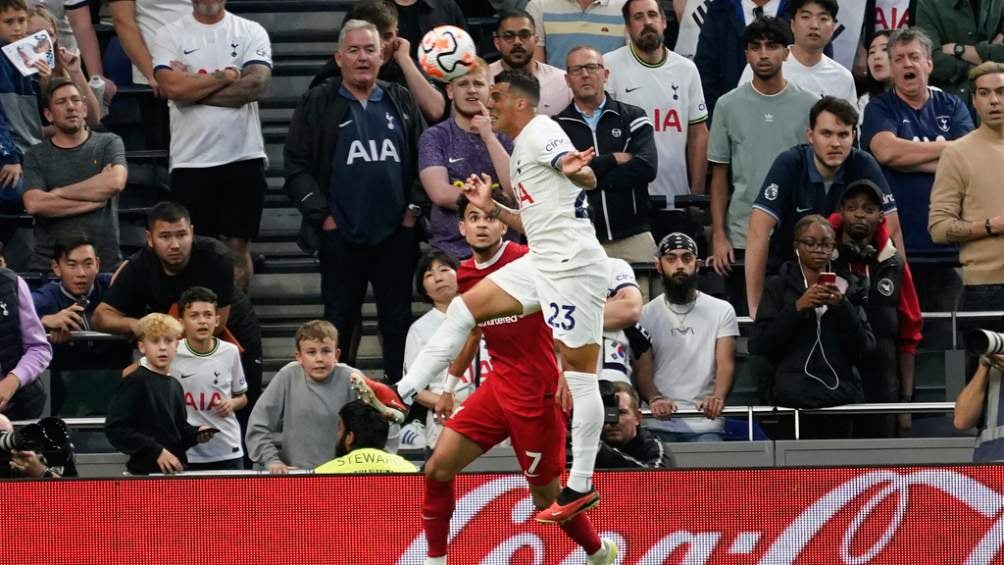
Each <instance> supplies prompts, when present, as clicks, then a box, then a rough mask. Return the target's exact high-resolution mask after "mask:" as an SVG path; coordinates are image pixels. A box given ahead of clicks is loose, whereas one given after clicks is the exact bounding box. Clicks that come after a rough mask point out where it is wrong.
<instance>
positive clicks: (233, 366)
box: [171, 286, 248, 471]
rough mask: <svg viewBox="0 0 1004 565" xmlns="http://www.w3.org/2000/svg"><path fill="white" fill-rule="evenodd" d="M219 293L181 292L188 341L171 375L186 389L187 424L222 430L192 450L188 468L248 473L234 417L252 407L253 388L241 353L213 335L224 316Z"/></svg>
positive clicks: (196, 288) (202, 290) (197, 288)
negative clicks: (249, 396)
mask: <svg viewBox="0 0 1004 565" xmlns="http://www.w3.org/2000/svg"><path fill="white" fill-rule="evenodd" d="M216 300H217V298H216V293H214V292H213V291H211V290H209V289H208V288H205V287H201V286H193V287H192V288H189V289H188V290H186V291H185V292H183V293H182V294H181V298H180V299H179V300H178V311H179V312H180V313H181V324H182V326H183V327H184V336H185V339H183V340H181V343H179V344H178V353H177V355H176V356H175V358H174V363H173V364H172V365H171V376H172V377H174V378H176V379H178V381H179V382H180V383H181V387H182V389H184V391H185V408H187V410H188V421H189V422H191V423H192V424H194V425H196V426H202V425H205V426H209V427H212V428H216V429H218V430H220V431H219V433H217V434H216V435H215V436H214V437H213V439H212V440H210V441H208V442H206V443H202V444H199V445H196V446H195V447H192V448H191V449H189V450H188V453H187V455H188V461H189V464H188V469H189V470H193V471H195V470H243V469H244V459H243V457H244V450H243V449H242V448H241V427H240V424H239V423H238V422H237V416H236V415H235V414H234V413H235V412H236V411H237V410H240V409H241V408H244V406H245V405H247V396H245V394H244V393H245V392H246V391H247V388H248V385H247V382H246V381H245V380H244V370H243V369H242V368H241V359H240V351H239V350H238V349H237V346H235V345H234V344H232V343H228V342H226V341H223V340H220V339H218V338H216V337H214V336H213V332H214V331H215V330H216V325H217V324H218V323H219V320H220V318H219V315H218V314H217V310H216Z"/></svg>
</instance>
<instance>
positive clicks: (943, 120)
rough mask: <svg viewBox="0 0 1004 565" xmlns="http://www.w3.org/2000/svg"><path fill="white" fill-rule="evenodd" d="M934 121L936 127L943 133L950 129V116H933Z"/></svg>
mask: <svg viewBox="0 0 1004 565" xmlns="http://www.w3.org/2000/svg"><path fill="white" fill-rule="evenodd" d="M935 121H936V122H937V123H938V129H940V130H941V131H943V132H945V133H948V132H949V131H950V130H951V129H952V118H951V116H938V117H937V118H935Z"/></svg>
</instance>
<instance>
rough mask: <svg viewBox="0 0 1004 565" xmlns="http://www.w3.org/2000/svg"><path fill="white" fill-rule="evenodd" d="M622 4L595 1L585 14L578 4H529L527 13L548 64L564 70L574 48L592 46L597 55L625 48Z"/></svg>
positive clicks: (555, 0) (564, 0) (541, 0)
mask: <svg viewBox="0 0 1004 565" xmlns="http://www.w3.org/2000/svg"><path fill="white" fill-rule="evenodd" d="M623 6H624V0H594V1H593V3H592V4H590V5H589V6H588V7H587V8H586V9H585V10H583V9H582V7H581V6H580V5H579V2H578V1H577V0H530V3H529V4H527V5H526V11H527V12H529V13H530V15H532V16H533V19H534V21H535V22H536V23H537V36H538V37H539V38H540V43H539V45H540V46H541V47H544V49H545V50H546V51H547V64H548V65H551V66H554V67H558V68H559V69H564V68H565V56H566V55H568V52H569V51H571V50H572V48H573V47H576V46H579V45H591V46H592V47H594V48H595V49H596V50H597V51H599V52H600V53H607V52H609V51H613V50H614V49H617V48H618V47H623V46H624V41H625V29H624V16H623V15H622V14H621V8H622V7H623Z"/></svg>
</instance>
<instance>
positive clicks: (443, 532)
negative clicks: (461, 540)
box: [422, 477, 455, 557]
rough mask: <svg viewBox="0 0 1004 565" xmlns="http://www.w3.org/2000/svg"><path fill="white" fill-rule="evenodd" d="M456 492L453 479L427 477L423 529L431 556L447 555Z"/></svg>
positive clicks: (423, 503)
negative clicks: (446, 480)
mask: <svg viewBox="0 0 1004 565" xmlns="http://www.w3.org/2000/svg"><path fill="white" fill-rule="evenodd" d="M454 499H455V494H454V492H453V480H452V479H451V480H450V481H448V482H443V481H436V480H433V479H430V478H428V477H426V478H425V499H424V500H423V501H422V529H424V530H425V542H426V544H428V546H429V551H428V555H429V557H442V556H443V555H446V544H447V540H448V539H449V537H450V518H452V517H453V507H454Z"/></svg>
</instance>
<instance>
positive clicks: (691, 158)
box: [603, 0, 708, 243]
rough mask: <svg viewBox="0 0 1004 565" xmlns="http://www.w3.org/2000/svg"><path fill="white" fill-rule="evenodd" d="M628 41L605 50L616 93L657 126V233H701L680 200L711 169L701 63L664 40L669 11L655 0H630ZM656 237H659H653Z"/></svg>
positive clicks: (700, 188)
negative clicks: (679, 204) (677, 201)
mask: <svg viewBox="0 0 1004 565" xmlns="http://www.w3.org/2000/svg"><path fill="white" fill-rule="evenodd" d="M622 15H623V17H624V24H625V26H626V27H627V31H628V36H629V39H630V40H629V41H628V44H627V45H625V46H624V47H621V48H620V49H617V50H616V51H612V52H610V53H607V54H606V55H604V57H603V58H604V62H605V63H606V66H607V68H608V69H610V83H609V84H610V93H611V95H613V97H614V98H616V99H617V100H619V101H621V102H626V103H628V104H633V105H635V106H638V107H640V108H642V109H643V110H645V111H646V112H647V113H648V115H649V116H650V118H651V120H652V126H653V127H654V136H655V146H656V149H657V151H658V154H659V168H658V174H657V176H656V178H655V181H654V182H653V183H652V184H650V185H649V193H650V194H653V195H657V196H661V197H663V198H664V199H665V202H664V203H662V204H660V205H659V210H658V211H657V212H655V213H654V214H653V216H652V220H653V221H652V223H653V225H652V231H653V232H654V234H655V238H656V239H659V238H661V237H662V236H664V235H666V234H668V233H670V232H674V231H682V232H685V233H689V234H690V235H691V236H692V237H698V233H699V232H701V231H702V227H701V226H700V225H699V224H697V223H696V222H694V221H693V220H692V219H691V218H690V217H689V215H687V214H686V212H685V211H684V210H680V209H677V208H676V206H675V204H674V200H675V198H676V196H678V195H681V194H704V192H705V186H704V185H705V180H706V178H707V171H708V125H707V120H708V109H707V107H706V106H705V104H704V91H703V90H702V88H701V76H700V74H699V73H698V72H697V66H696V65H694V63H693V62H692V61H690V60H689V59H687V58H685V57H683V56H681V55H678V54H676V53H673V52H672V51H670V50H669V49H667V48H666V47H665V46H664V45H663V34H664V33H665V31H666V13H665V12H664V11H663V9H662V5H661V4H660V3H659V2H656V1H655V0H630V1H628V2H626V3H625V4H624V8H623V10H622ZM653 243H654V242H653Z"/></svg>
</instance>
